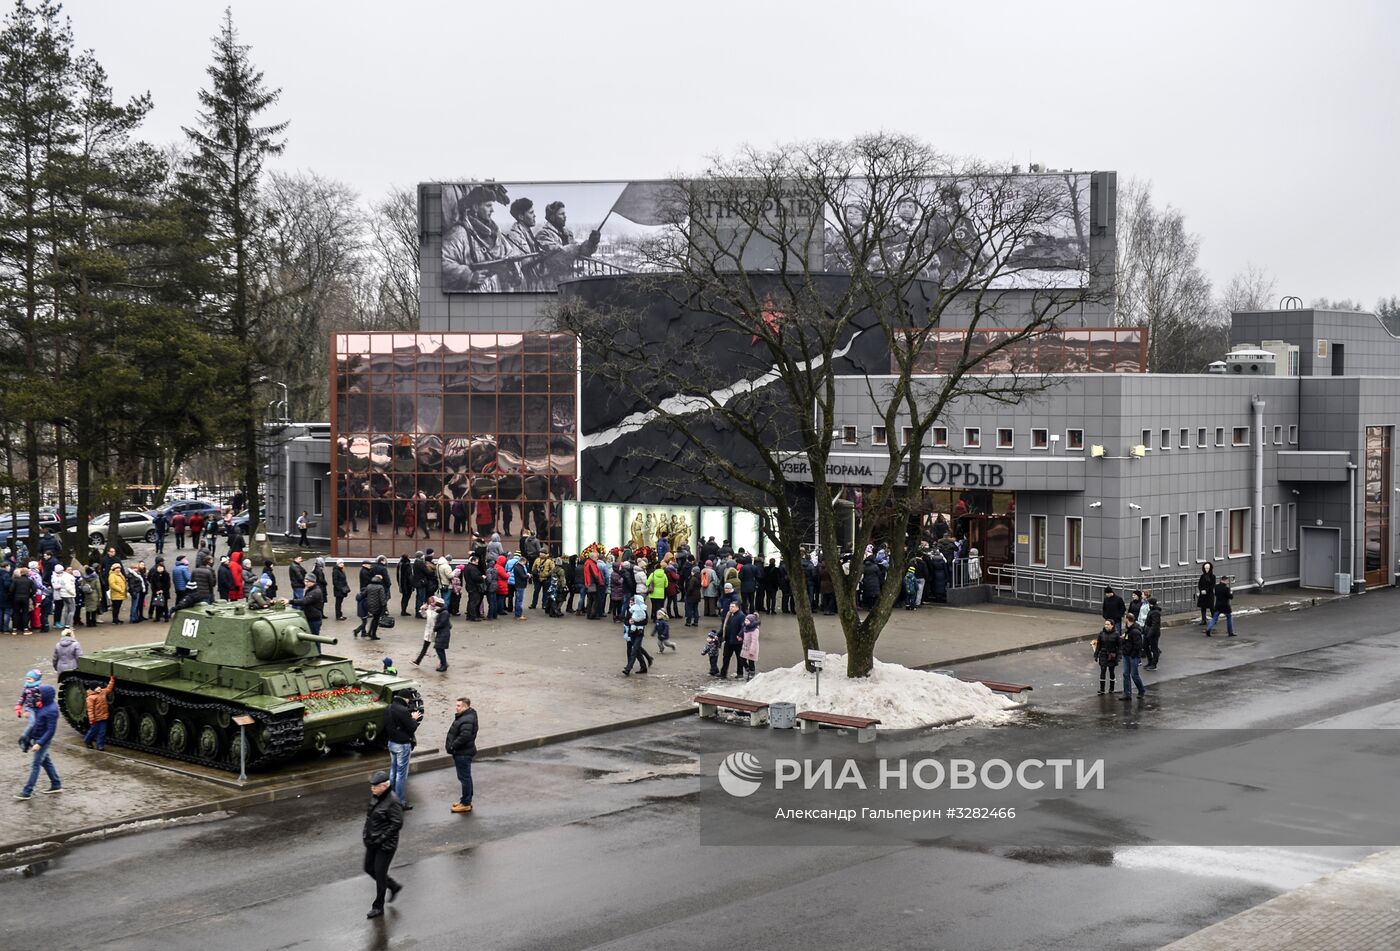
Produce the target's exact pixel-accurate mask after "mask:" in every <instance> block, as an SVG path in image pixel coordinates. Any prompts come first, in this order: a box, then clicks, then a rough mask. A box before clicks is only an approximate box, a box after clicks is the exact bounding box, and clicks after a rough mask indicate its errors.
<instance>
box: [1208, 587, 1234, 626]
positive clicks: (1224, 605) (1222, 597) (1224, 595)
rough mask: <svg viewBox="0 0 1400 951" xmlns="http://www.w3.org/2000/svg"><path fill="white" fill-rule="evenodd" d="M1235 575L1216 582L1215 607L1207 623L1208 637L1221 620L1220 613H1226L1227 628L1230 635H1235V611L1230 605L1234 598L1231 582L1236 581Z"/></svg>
mask: <svg viewBox="0 0 1400 951" xmlns="http://www.w3.org/2000/svg"><path fill="white" fill-rule="evenodd" d="M1234 580H1235V578H1234V576H1233V575H1226V576H1224V577H1222V578H1221V579H1220V580H1219V581H1217V582H1216V583H1215V608H1214V612H1215V613H1213V614H1212V615H1211V618H1210V623H1209V624H1207V625H1206V637H1210V632H1211V631H1213V630H1215V625H1216V622H1218V621H1219V620H1220V615H1222V614H1223V615H1225V629H1226V630H1227V631H1229V635H1228V636H1230V637H1234V636H1235V611H1234V608H1232V607H1231V606H1230V602H1231V601H1232V600H1234V597H1235V593H1234V592H1233V591H1231V590H1230V582H1232V581H1234Z"/></svg>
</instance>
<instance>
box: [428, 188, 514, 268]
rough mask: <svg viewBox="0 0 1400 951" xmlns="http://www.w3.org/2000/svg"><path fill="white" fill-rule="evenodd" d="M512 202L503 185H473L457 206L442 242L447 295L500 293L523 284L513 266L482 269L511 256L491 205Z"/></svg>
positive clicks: (503, 265) (504, 265)
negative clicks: (448, 293)
mask: <svg viewBox="0 0 1400 951" xmlns="http://www.w3.org/2000/svg"><path fill="white" fill-rule="evenodd" d="M509 202H510V196H509V195H507V194H506V190H505V187H504V186H502V185H473V186H472V188H471V189H470V190H469V191H468V192H467V193H466V195H464V196H462V199H461V200H460V201H459V202H458V203H457V221H456V223H455V224H453V226H452V228H451V230H449V231H448V233H447V235H446V237H444V238H443V239H442V279H443V285H444V286H443V289H444V290H447V291H498V290H501V289H502V285H504V286H507V287H512V288H513V287H515V286H518V285H519V284H521V283H523V279H522V278H521V277H520V272H519V271H518V270H517V269H516V268H515V266H514V265H509V264H502V265H500V266H496V267H482V266H481V265H483V264H488V263H489V262H492V261H501V260H502V259H503V258H506V257H509V256H510V253H511V251H510V245H508V244H507V243H506V240H505V237H504V235H502V234H501V229H500V228H499V227H497V226H496V223H495V222H494V221H492V220H491V205H492V203H500V204H502V205H505V204H508V203H509Z"/></svg>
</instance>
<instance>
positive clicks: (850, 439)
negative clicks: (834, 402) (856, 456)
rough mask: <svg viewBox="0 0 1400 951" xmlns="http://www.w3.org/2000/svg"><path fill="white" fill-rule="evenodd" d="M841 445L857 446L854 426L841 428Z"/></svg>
mask: <svg viewBox="0 0 1400 951" xmlns="http://www.w3.org/2000/svg"><path fill="white" fill-rule="evenodd" d="M841 443H842V444H843V445H846V446H854V445H855V444H856V428H855V427H854V426H842V427H841Z"/></svg>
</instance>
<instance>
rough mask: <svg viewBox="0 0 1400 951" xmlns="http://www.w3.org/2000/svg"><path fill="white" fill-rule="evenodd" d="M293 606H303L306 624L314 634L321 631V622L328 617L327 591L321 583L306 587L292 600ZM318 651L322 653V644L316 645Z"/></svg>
mask: <svg viewBox="0 0 1400 951" xmlns="http://www.w3.org/2000/svg"><path fill="white" fill-rule="evenodd" d="M291 604H292V606H293V607H298V608H301V610H302V613H303V614H305V615H306V626H307V627H308V628H309V629H310V630H311V633H312V634H320V633H321V622H322V621H324V620H325V619H326V592H325V591H324V590H322V588H321V586H320V585H316V584H313V585H312V586H311V587H309V588H307V589H305V592H304V593H303V594H302V596H301V597H299V598H293V599H292V601H291ZM316 653H318V654H319V653H321V645H320V644H317V645H316Z"/></svg>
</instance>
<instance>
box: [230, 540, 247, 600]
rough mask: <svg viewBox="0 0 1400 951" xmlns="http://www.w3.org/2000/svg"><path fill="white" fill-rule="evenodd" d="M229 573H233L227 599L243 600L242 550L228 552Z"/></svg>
mask: <svg viewBox="0 0 1400 951" xmlns="http://www.w3.org/2000/svg"><path fill="white" fill-rule="evenodd" d="M228 561H229V565H228V566H229V569H230V572H229V573H230V574H232V575H233V584H232V585H230V586H229V589H228V599H229V600H230V601H242V600H243V594H244V592H243V552H241V551H235V552H229V556H228Z"/></svg>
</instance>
